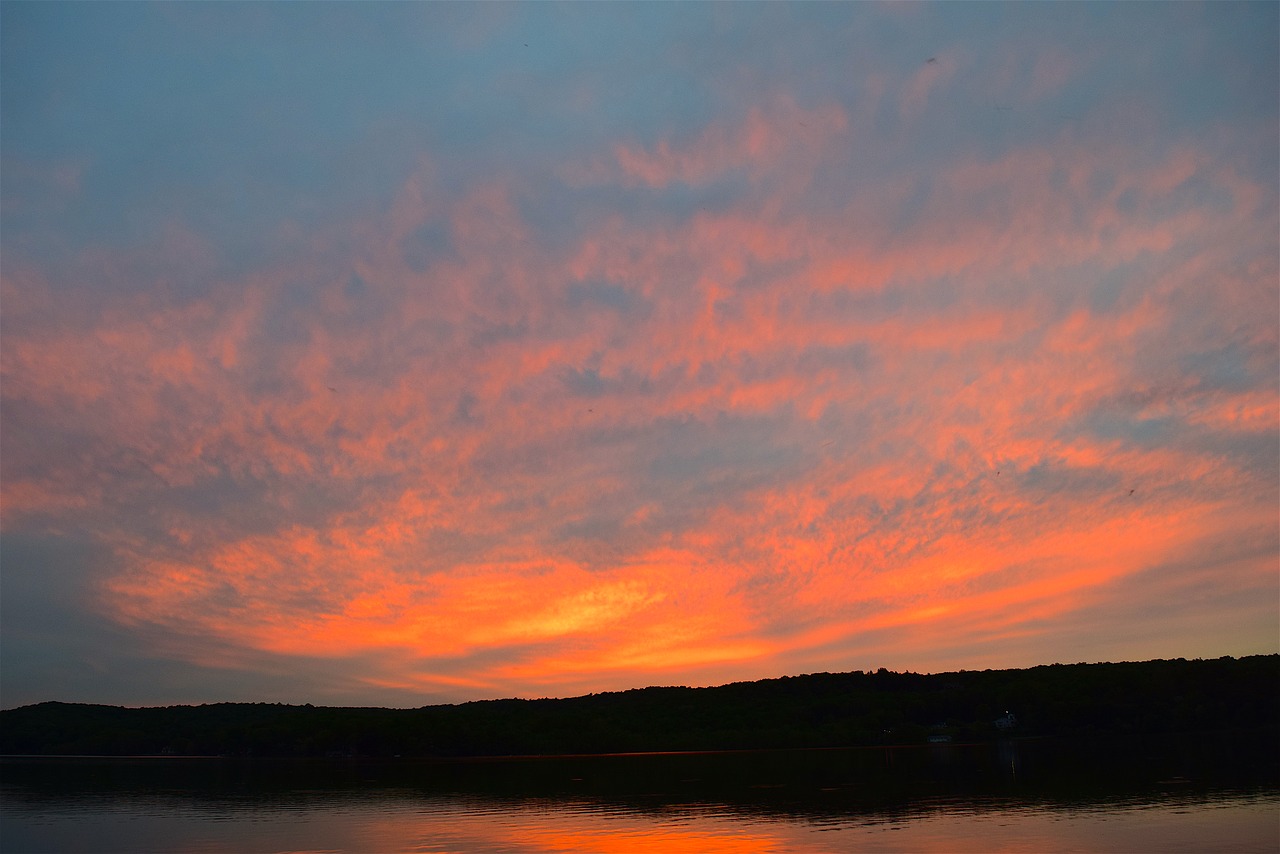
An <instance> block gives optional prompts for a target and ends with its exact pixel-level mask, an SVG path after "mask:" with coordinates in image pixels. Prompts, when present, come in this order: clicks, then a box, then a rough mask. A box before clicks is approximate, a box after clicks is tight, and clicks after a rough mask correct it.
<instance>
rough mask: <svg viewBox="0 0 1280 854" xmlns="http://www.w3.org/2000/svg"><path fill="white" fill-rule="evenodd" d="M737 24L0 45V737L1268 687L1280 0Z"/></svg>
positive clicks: (354, 22) (162, 25)
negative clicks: (1034, 692) (404, 715)
mask: <svg viewBox="0 0 1280 854" xmlns="http://www.w3.org/2000/svg"><path fill="white" fill-rule="evenodd" d="M725 11H726V10H723V9H721V8H720V7H714V6H678V7H669V6H643V5H641V6H627V5H623V6H618V7H613V6H610V7H605V6H573V5H570V6H563V7H562V6H542V5H535V6H512V5H505V4H485V5H482V6H453V5H447V4H445V5H436V4H424V5H418V4H405V5H394V6H382V5H377V6H360V5H344V4H337V5H324V6H310V5H303V6H287V7H283V6H270V5H266V6H238V5H232V6H182V5H177V6H174V5H161V6H133V5H128V6H119V5H114V4H111V5H107V6H105V7H93V8H90V7H83V6H78V5H73V4H56V3H55V4H5V5H4V6H3V7H0V14H2V15H3V24H4V26H3V32H2V37H3V72H4V73H3V75H2V76H0V79H2V81H3V82H2V86H3V98H2V99H0V107H2V109H3V151H2V154H3V161H2V162H3V172H4V174H3V202H4V207H3V230H2V232H0V240H2V242H3V254H4V264H3V270H0V287H2V290H0V333H2V334H0V426H2V427H3V429H2V430H0V562H2V563H3V572H2V573H0V582H2V583H3V595H2V596H0V607H2V608H3V621H2V625H0V632H2V633H3V644H0V665H2V668H0V673H2V679H0V703H2V704H3V705H4V706H6V707H9V706H14V705H22V704H24V703H27V702H37V701H40V700H45V699H65V700H78V701H88V702H116V703H126V704H130V705H153V704H167V703H177V702H208V701H217V700H266V701H284V702H297V703H302V702H314V703H325V704H350V705H398V706H418V705H423V704H426V703H434V702H452V701H457V700H467V699H483V698H490V697H507V696H569V695H573V694H581V693H587V692H592V691H603V690H616V689H625V688H631V687H643V686H645V685H653V684H690V685H710V684H720V683H725V682H731V681H738V680H743V679H757V678H767V677H775V676H781V675H784V674H798V673H805V672H816V671H845V670H874V669H877V668H879V667H882V666H883V667H888V668H890V669H899V670H904V669H911V670H915V671H921V672H936V671H940V670H953V669H961V668H964V669H981V668H984V667H1021V666H1030V665H1034V664H1041V663H1051V662H1054V661H1062V662H1074V661H1104V660H1114V661H1118V660H1140V659H1149V658H1177V657H1187V658H1193V657H1205V658H1210V657H1218V656H1221V655H1234V656H1239V655H1248V654H1255V653H1271V652H1276V651H1277V650H1278V649H1280V647H1278V641H1277V638H1278V636H1280V635H1278V629H1280V598H1278V596H1280V581H1278V578H1280V576H1277V568H1278V560H1277V557H1278V555H1280V383H1278V382H1277V380H1278V379H1280V367H1278V365H1280V237H1278V235H1280V215H1278V213H1277V163H1278V162H1280V142H1278V140H1280V130H1278V128H1280V124H1278V119H1277V103H1278V102H1280V93H1278V91H1277V79H1280V73H1278V70H1280V69H1278V63H1277V55H1276V36H1277V35H1278V34H1280V30H1278V27H1277V8H1276V7H1275V6H1274V5H1264V4H1252V5H1249V4H1246V5H1233V4H1217V5H1212V6H1205V7H1200V6H1184V5H1177V6H1137V7H1134V6H1125V7H1103V6H1086V5H1075V4H1072V5H1065V4H1064V5H1061V6H1051V7H1044V6H1040V7H1006V6H994V7H984V6H964V5H955V6H932V5H908V6H887V7H882V6H869V5H862V4H855V5H835V6H823V7H805V6H801V7H795V6H774V5H766V6H745V5H744V6H736V7H733V9H732V14H723V12H725ZM1151 33H1155V34H1156V35H1154V36H1151V35H1150V34H1151Z"/></svg>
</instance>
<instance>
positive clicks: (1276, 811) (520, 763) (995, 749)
mask: <svg viewBox="0 0 1280 854" xmlns="http://www.w3.org/2000/svg"><path fill="white" fill-rule="evenodd" d="M1277 747H1278V745H1277V741H1276V738H1275V736H1274V734H1272V735H1268V736H1267V737H1265V738H1258V737H1249V738H1245V737H1226V736H1214V737H1200V738H1196V739H1186V738H1183V739H1162V740H1157V739H1149V740H1146V741H1133V740H1129V741H1123V742H1096V741H1091V742H1084V741H1060V740H1044V741H1019V742H1006V743H1003V744H994V745H930V746H922V747H913V748H863V749H854V750H830V751H760V752H750V753H728V754H666V755H652V754H650V755H634V756H603V757H571V758H539V759H509V760H484V761H475V760H472V761H455V762H423V761H411V760H401V761H388V762H372V761H370V762H361V761H346V762H342V761H327V762H320V761H303V760H299V761H294V762H268V761H261V760H259V761H250V760H229V759H204V760H174V759H134V760H93V759H78V760H72V759H44V760H13V759H10V760H4V761H3V762H0V773H2V776H0V850H2V851H5V852H39V851H87V852H111V851H128V852H145V851H164V852H236V854H240V852H258V851H261V852H278V851H292V852H336V851H352V852H400V851H417V852H466V854H473V852H636V851H661V852H671V854H678V852H771V851H772V852H839V851H910V852H929V851H938V852H965V851H981V852H1000V851H1006V852H1024V851H1034V852H1043V851H1089V852H1096V851H1123V852H1155V851H1194V852H1204V851H1214V852H1218V851H1258V852H1276V851H1280V779H1278V777H1280V774H1278V773H1277V763H1278V755H1277Z"/></svg>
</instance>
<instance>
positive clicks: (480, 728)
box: [0, 655, 1280, 757]
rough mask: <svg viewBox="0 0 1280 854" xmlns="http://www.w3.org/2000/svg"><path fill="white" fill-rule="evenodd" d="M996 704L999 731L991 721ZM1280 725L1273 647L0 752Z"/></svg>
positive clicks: (34, 728) (282, 709)
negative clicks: (1002, 725) (1234, 653)
mask: <svg viewBox="0 0 1280 854" xmlns="http://www.w3.org/2000/svg"><path fill="white" fill-rule="evenodd" d="M1006 712H1012V713H1013V715H1014V717H1015V718H1016V720H1017V725H1016V727H1014V728H1013V729H1009V730H1000V729H998V728H997V725H996V720H997V719H998V718H1001V717H1002V716H1004V715H1005V713H1006ZM1277 724H1280V656H1277V655H1269V656H1251V657H1247V658H1240V659H1233V658H1220V659H1214V660H1208V661H1204V660H1194V661H1186V660H1183V659H1177V660H1173V661H1148V662H1139V663H1121V664H1072V665H1062V664H1053V665H1045V666H1040V667H1033V668H1029V669H1024V670H983V671H959V672H955V673H939V674H931V675H923V674H916V673H894V672H890V671H887V670H883V669H881V670H879V671H876V672H874V673H872V672H867V673H863V672H858V671H854V672H852V673H816V674H810V675H806V676H795V677H783V678H780V679H766V680H762V681H758V682H739V683H734V684H730V685H723V686H719V687H715V688H642V689H636V690H631V691H622V692H615V693H604V694H591V695H587V696H583V697H573V698H570V699H560V700H552V699H542V700H488V701H480V702H472V703H462V704H459V705H440V706H424V707H422V708H419V709H379V708H326V707H313V706H309V705H308V706H286V705H280V704H270V703H252V704H250V703H217V704H212V705H202V706H169V707H163V708H140V709H133V708H120V707H116V706H99V705H86V704H74V703H40V704H37V705H33V706H24V707H22V708H18V709H10V710H6V711H0V754H7V755H15V754H25V755H147V754H164V755H188V756H190V755H197V756H255V757H267V756H272V757H291V756H298V757H325V756H370V757H376V756H403V757H410V756H494V755H513V754H515V755H522V754H557V753H558V754H569V753H613V752H629V751H671V750H725V749H750V748H780V747H844V746H856V745H867V744H885V743H891V744H911V743H921V742H925V741H927V740H928V739H929V738H930V737H933V738H935V739H939V738H949V739H953V740H955V741H970V740H982V739H990V738H995V737H997V736H998V735H1001V734H1005V735H1010V734H1012V735H1023V736H1032V735H1102V734H1126V733H1133V734H1137V733H1166V732H1190V731H1201V730H1246V729H1253V728H1260V727H1274V726H1276V725H1277Z"/></svg>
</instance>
